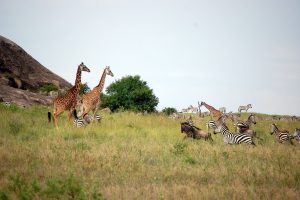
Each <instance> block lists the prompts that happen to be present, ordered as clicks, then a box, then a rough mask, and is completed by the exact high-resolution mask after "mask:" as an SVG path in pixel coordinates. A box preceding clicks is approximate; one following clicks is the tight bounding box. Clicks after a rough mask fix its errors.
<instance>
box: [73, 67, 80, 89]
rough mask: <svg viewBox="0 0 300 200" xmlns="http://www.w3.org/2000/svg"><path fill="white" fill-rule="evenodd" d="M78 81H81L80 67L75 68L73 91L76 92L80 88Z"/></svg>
mask: <svg viewBox="0 0 300 200" xmlns="http://www.w3.org/2000/svg"><path fill="white" fill-rule="evenodd" d="M80 83H81V70H80V67H78V69H77V73H76V80H75V86H74V87H75V91H76V92H77V93H78V92H79V90H80Z"/></svg>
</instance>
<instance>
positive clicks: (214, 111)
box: [198, 101, 222, 119]
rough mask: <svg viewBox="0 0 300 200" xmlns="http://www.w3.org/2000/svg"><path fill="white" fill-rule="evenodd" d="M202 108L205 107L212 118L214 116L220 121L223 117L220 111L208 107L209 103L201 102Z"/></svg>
mask: <svg viewBox="0 0 300 200" xmlns="http://www.w3.org/2000/svg"><path fill="white" fill-rule="evenodd" d="M198 104H199V102H198ZM201 106H205V108H206V109H207V110H209V112H210V116H212V117H216V118H217V119H219V118H220V117H221V116H222V113H221V112H220V111H219V110H217V109H215V108H214V107H212V106H210V105H208V104H207V103H205V102H203V101H202V102H201V104H200V106H199V107H201Z"/></svg>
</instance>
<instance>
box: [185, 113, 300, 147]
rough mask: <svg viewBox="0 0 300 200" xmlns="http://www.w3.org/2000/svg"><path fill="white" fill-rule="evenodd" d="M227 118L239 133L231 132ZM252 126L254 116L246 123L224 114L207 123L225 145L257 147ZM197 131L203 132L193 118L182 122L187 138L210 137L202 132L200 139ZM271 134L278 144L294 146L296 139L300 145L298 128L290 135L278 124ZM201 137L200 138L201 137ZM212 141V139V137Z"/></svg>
mask: <svg viewBox="0 0 300 200" xmlns="http://www.w3.org/2000/svg"><path fill="white" fill-rule="evenodd" d="M226 118H230V119H232V121H233V122H234V127H235V128H236V130H237V133H232V132H230V130H229V128H228V127H227V126H226V123H225V120H226ZM252 124H256V119H255V115H254V114H250V115H249V117H248V119H247V120H246V121H241V120H238V119H237V118H235V117H234V116H233V114H223V115H222V116H221V117H220V118H219V119H218V120H209V121H208V122H207V123H206V126H207V130H208V129H213V130H214V131H213V132H214V134H217V133H221V134H222V135H223V138H224V143H226V144H241V143H246V144H249V145H252V146H256V145H255V143H254V140H253V139H254V138H255V137H256V138H258V137H257V136H256V132H255V131H254V130H252V129H250V127H251V125H252ZM195 130H201V129H200V128H198V127H196V126H195V125H194V123H193V122H192V119H191V117H189V118H188V120H187V121H186V122H181V132H182V133H183V132H184V133H185V134H186V136H185V138H186V137H192V138H193V139H200V138H204V136H206V138H205V140H206V139H207V138H209V137H210V133H209V132H204V131H202V135H204V136H203V137H200V136H201V134H198V132H197V131H195ZM270 134H271V135H273V134H275V135H276V141H277V142H278V143H283V142H285V141H287V142H289V143H290V144H293V142H292V139H295V140H296V141H298V143H299V144H300V129H299V128H296V129H295V133H294V134H293V135H290V134H289V132H288V131H286V130H283V131H281V130H279V129H278V127H277V126H276V124H272V125H271V131H270ZM199 135H200V136H199ZM210 139H211V141H212V138H211V137H210Z"/></svg>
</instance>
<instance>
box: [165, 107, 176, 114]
mask: <svg viewBox="0 0 300 200" xmlns="http://www.w3.org/2000/svg"><path fill="white" fill-rule="evenodd" d="M161 112H163V113H164V114H166V115H171V114H173V113H177V110H176V108H172V107H166V108H164V109H163V110H162V111H161Z"/></svg>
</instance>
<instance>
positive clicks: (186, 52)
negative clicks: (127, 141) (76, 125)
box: [0, 0, 300, 115]
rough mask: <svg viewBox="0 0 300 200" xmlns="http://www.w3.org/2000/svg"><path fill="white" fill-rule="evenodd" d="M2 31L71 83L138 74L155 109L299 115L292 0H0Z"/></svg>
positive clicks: (297, 6)
mask: <svg viewBox="0 0 300 200" xmlns="http://www.w3.org/2000/svg"><path fill="white" fill-rule="evenodd" d="M0 35H2V36H4V37H7V38H8V39H10V40H12V41H14V42H16V43H17V44H19V45H20V46H21V47H22V48H23V49H24V50H25V51H27V52H28V53H29V54H30V55H32V56H33V57H34V58H35V59H36V60H38V61H39V62H40V63H41V64H42V65H44V66H45V67H47V68H48V69H50V70H51V71H53V72H55V73H56V74H58V75H60V76H62V77H63V78H65V79H66V80H67V81H69V82H71V83H72V84H74V80H75V73H76V69H77V65H78V64H79V63H80V62H82V61H83V62H84V63H85V64H86V65H87V66H88V67H89V68H90V70H91V73H89V74H87V73H84V74H83V75H82V82H87V83H88V85H89V86H90V87H91V88H93V87H94V86H95V85H97V84H98V82H99V79H100V77H101V74H102V71H103V68H104V67H105V66H106V65H110V66H111V70H112V71H113V73H114V74H115V77H114V78H112V77H107V79H106V83H105V88H106V87H107V86H108V85H109V84H110V83H112V82H113V81H115V80H118V79H121V78H122V77H124V76H126V75H140V76H141V79H142V80H144V81H146V82H147V83H148V85H149V87H150V88H151V89H153V91H154V94H155V95H156V96H157V97H158V98H159V102H160V103H159V105H158V107H157V109H158V110H161V109H162V108H164V107H175V108H176V109H178V110H181V109H182V108H185V107H188V106H189V105H193V106H197V102H198V101H205V102H207V103H208V104H211V105H212V106H214V107H216V108H217V109H218V108H219V107H223V106H225V107H226V108H227V111H234V112H236V111H237V108H238V106H239V105H246V104H248V103H251V104H252V106H253V109H252V111H253V112H259V113H268V114H290V115H300V92H299V85H300V1H299V0H226V1H224V0H206V1H201V0H195V1H191V0H152V1H143V0H132V1H131V0H120V1H116V0H80V1H76V0H70V1H65V0H43V1H41V0H26V1H24V0H0ZM202 111H205V109H203V110H202Z"/></svg>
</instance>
